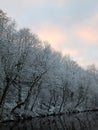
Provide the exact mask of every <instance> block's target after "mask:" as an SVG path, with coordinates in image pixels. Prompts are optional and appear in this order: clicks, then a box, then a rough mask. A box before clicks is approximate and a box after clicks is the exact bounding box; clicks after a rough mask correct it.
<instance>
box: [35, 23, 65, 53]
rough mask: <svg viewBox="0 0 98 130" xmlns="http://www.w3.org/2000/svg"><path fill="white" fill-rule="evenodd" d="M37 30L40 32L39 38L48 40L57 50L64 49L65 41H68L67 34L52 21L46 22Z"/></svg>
mask: <svg viewBox="0 0 98 130" xmlns="http://www.w3.org/2000/svg"><path fill="white" fill-rule="evenodd" d="M36 30H37V31H36ZM35 32H36V33H37V34H38V36H39V38H41V39H42V40H45V41H48V42H49V43H50V44H51V46H52V47H53V48H54V49H55V50H57V51H62V48H63V47H64V43H66V42H67V41H68V36H67V34H66V33H65V32H63V31H62V30H61V29H60V28H59V27H57V26H55V25H53V24H50V23H44V24H43V25H42V26H40V27H38V28H37V29H35Z"/></svg>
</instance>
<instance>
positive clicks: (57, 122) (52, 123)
mask: <svg viewBox="0 0 98 130" xmlns="http://www.w3.org/2000/svg"><path fill="white" fill-rule="evenodd" d="M0 130H98V113H85V114H77V115H72V116H65V115H64V116H56V117H47V118H35V119H33V120H32V121H21V122H14V123H6V124H3V125H0Z"/></svg>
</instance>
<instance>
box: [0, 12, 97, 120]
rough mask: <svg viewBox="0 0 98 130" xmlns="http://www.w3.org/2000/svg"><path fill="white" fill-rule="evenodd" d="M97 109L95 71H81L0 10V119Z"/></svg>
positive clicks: (68, 59) (69, 59)
mask: <svg viewBox="0 0 98 130" xmlns="http://www.w3.org/2000/svg"><path fill="white" fill-rule="evenodd" d="M97 107H98V70H97V68H96V67H95V66H93V65H91V66H88V67H87V69H83V68H81V67H80V66H79V65H78V64H77V63H76V62H75V61H73V60H72V59H71V58H70V57H69V56H67V55H65V56H62V55H61V54H60V53H58V52H56V51H54V50H53V49H52V48H51V46H50V45H49V44H48V43H46V42H43V41H41V40H40V39H39V38H38V36H37V35H36V34H32V33H31V32H30V30H29V29H27V28H23V29H20V30H17V29H16V23H15V21H13V20H11V18H9V17H7V15H6V13H4V12H3V11H2V10H0V120H4V119H14V118H16V115H18V116H21V115H32V116H39V115H42V114H53V113H61V112H68V111H73V110H86V109H93V108H97Z"/></svg>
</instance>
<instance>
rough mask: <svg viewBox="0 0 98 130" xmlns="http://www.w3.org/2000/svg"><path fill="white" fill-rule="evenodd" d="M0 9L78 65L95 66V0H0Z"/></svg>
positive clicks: (97, 33)
mask: <svg viewBox="0 0 98 130" xmlns="http://www.w3.org/2000/svg"><path fill="white" fill-rule="evenodd" d="M0 9H2V10H3V11H5V12H6V13H7V15H8V16H9V17H11V18H12V19H15V20H16V22H17V26H18V28H23V27H27V28H30V29H31V31H32V32H33V33H36V34H38V36H39V38H40V39H41V40H43V41H44V40H46V41H48V42H49V43H50V44H51V46H52V47H53V48H54V49H55V50H56V51H60V52H61V53H62V54H63V55H65V54H68V55H70V56H71V57H72V58H73V60H75V61H77V63H78V64H79V65H81V66H83V67H85V66H88V65H91V64H95V65H96V66H97V67H98V0H0Z"/></svg>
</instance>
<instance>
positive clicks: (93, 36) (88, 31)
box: [76, 27, 98, 43]
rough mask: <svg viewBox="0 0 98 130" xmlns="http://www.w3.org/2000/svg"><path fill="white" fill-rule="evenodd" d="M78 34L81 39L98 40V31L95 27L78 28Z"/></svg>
mask: <svg viewBox="0 0 98 130" xmlns="http://www.w3.org/2000/svg"><path fill="white" fill-rule="evenodd" d="M76 34H77V36H78V38H79V39H80V40H83V41H86V42H89V43H91V42H92V43H93V42H97V41H98V32H97V31H96V29H94V28H90V27H85V28H81V29H78V30H77V31H76Z"/></svg>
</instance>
